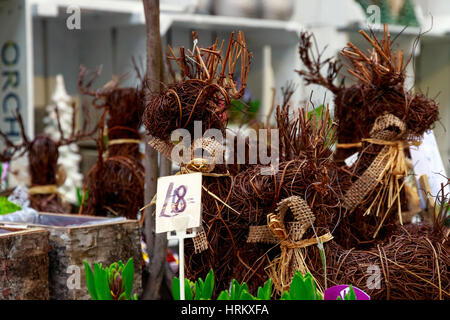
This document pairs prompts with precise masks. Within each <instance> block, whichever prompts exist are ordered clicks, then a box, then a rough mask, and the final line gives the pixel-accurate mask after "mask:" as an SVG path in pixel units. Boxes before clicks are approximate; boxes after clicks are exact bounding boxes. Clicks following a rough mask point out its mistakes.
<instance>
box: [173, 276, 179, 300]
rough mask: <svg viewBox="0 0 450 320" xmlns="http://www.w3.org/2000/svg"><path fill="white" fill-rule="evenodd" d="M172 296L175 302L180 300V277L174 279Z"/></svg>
mask: <svg viewBox="0 0 450 320" xmlns="http://www.w3.org/2000/svg"><path fill="white" fill-rule="evenodd" d="M172 295H173V299H174V300H180V279H179V278H178V277H173V281H172Z"/></svg>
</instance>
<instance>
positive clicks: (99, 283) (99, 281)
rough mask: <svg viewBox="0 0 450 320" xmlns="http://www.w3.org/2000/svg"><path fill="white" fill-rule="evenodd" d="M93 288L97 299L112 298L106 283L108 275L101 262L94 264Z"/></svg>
mask: <svg viewBox="0 0 450 320" xmlns="http://www.w3.org/2000/svg"><path fill="white" fill-rule="evenodd" d="M94 272H95V273H94V279H95V290H96V292H97V298H98V300H112V296H111V290H110V288H109V285H108V275H107V271H105V270H104V269H103V268H102V267H101V264H97V263H95V264H94Z"/></svg>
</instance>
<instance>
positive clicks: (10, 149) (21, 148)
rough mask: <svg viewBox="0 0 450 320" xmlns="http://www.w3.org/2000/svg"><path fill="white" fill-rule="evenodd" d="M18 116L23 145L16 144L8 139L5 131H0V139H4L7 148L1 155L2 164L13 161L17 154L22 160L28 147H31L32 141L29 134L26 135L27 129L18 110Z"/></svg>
mask: <svg viewBox="0 0 450 320" xmlns="http://www.w3.org/2000/svg"><path fill="white" fill-rule="evenodd" d="M16 116H17V120H18V122H19V127H20V134H21V136H22V143H20V144H17V143H14V142H13V141H12V140H10V139H9V138H8V136H7V135H6V134H5V133H4V132H3V131H1V130H0V137H2V138H3V140H4V142H5V147H4V148H3V150H2V151H1V153H0V161H2V162H7V161H11V160H12V159H13V158H14V156H15V155H17V154H18V155H17V157H18V158H20V157H21V156H23V155H24V154H25V153H26V152H27V150H28V147H29V146H30V141H29V139H28V137H27V134H26V133H25V127H24V125H23V119H22V116H21V115H20V113H19V111H18V110H17V111H16Z"/></svg>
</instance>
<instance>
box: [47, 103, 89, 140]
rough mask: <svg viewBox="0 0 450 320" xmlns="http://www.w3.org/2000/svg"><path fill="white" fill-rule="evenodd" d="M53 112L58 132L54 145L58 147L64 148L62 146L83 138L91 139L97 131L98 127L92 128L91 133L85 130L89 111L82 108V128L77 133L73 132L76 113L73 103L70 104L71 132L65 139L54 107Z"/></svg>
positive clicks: (56, 108) (57, 112) (56, 109)
mask: <svg viewBox="0 0 450 320" xmlns="http://www.w3.org/2000/svg"><path fill="white" fill-rule="evenodd" d="M54 110H55V114H56V123H57V126H58V131H59V140H58V141H56V145H57V146H58V147H60V146H64V145H69V144H71V143H73V142H76V141H80V140H83V139H84V138H89V137H92V135H93V134H94V133H95V132H96V131H97V128H98V126H94V128H93V129H92V130H91V131H88V130H87V127H88V123H89V120H88V118H89V116H88V114H89V111H88V109H87V108H84V112H83V113H84V115H85V117H84V121H83V126H82V128H81V129H80V130H78V131H75V127H76V118H77V112H76V105H75V102H73V103H72V110H73V111H72V121H71V131H70V135H69V136H68V137H65V136H64V132H63V130H62V126H61V120H60V115H59V109H58V107H57V106H55V109H54Z"/></svg>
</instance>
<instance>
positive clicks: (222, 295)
mask: <svg viewBox="0 0 450 320" xmlns="http://www.w3.org/2000/svg"><path fill="white" fill-rule="evenodd" d="M217 300H230V295H229V294H228V291H226V290H223V291H222V292H221V293H220V294H219V296H218V297H217Z"/></svg>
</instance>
